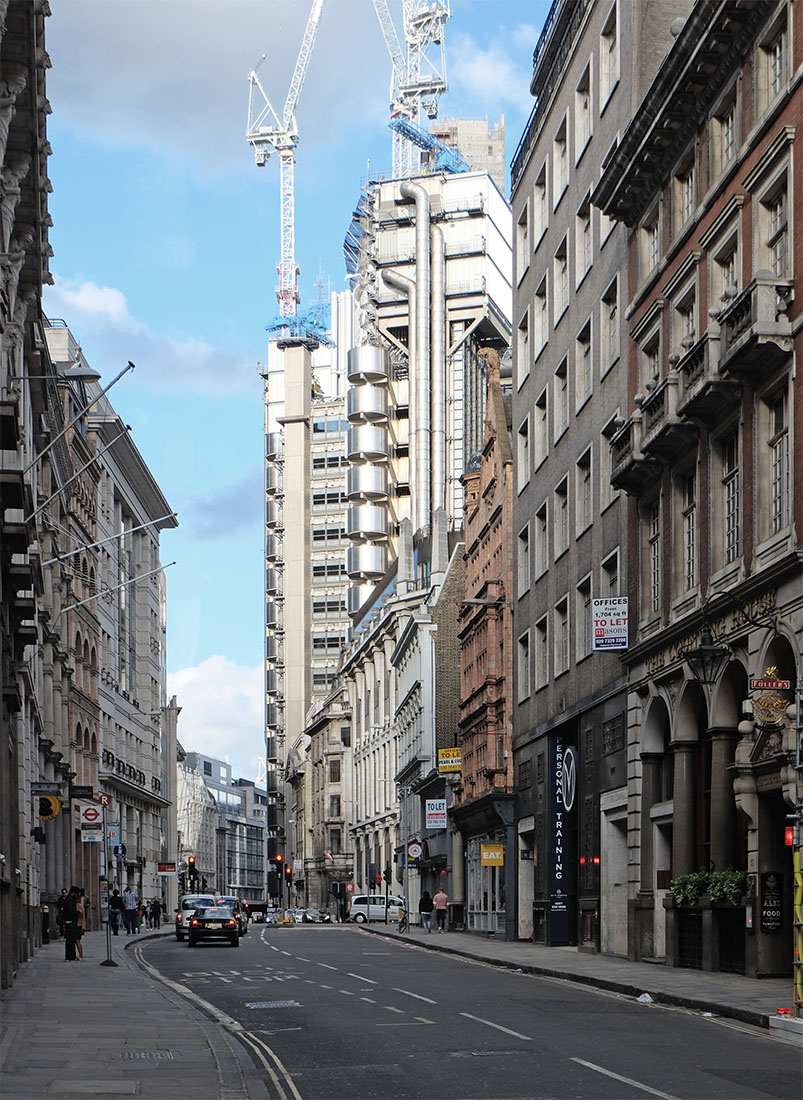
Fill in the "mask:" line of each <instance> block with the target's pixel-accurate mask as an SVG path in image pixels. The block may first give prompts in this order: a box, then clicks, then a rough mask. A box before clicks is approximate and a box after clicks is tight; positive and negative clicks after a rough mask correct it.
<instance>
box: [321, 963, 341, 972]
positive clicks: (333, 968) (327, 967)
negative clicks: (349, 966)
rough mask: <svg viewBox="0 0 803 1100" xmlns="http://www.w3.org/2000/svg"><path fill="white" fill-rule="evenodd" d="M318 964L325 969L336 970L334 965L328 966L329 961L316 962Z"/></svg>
mask: <svg viewBox="0 0 803 1100" xmlns="http://www.w3.org/2000/svg"><path fill="white" fill-rule="evenodd" d="M318 966H325V967H326V969H327V970H337V967H336V966H330V965H329V963H318Z"/></svg>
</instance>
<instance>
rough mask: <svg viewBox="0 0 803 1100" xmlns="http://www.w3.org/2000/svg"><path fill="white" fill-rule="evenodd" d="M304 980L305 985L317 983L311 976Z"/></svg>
mask: <svg viewBox="0 0 803 1100" xmlns="http://www.w3.org/2000/svg"><path fill="white" fill-rule="evenodd" d="M304 981H305V982H306V983H307V985H317V984H318V983H317V982H314V981H313V980H312V978H305V979H304Z"/></svg>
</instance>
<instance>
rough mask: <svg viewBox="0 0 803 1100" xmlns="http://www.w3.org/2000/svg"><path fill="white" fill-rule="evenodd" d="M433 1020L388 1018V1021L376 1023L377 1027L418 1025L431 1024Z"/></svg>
mask: <svg viewBox="0 0 803 1100" xmlns="http://www.w3.org/2000/svg"><path fill="white" fill-rule="evenodd" d="M431 1023H434V1020H418V1022H417V1023H416V1021H415V1020H390V1021H389V1022H388V1023H381V1022H380V1023H378V1024H377V1025H376V1026H377V1027H420V1025H421V1024H431Z"/></svg>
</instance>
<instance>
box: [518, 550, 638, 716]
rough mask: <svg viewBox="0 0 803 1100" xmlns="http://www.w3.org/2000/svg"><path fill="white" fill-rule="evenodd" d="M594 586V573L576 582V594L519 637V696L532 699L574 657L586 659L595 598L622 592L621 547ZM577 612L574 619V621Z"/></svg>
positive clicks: (567, 596)
mask: <svg viewBox="0 0 803 1100" xmlns="http://www.w3.org/2000/svg"><path fill="white" fill-rule="evenodd" d="M596 583H597V585H598V588H597V590H596V591H595V590H594V577H593V575H592V574H591V573H589V574H587V576H585V577H583V579H582V580H581V581H579V583H578V584H577V585H576V587H575V590H574V594H573V596H571V595H570V593H568V592H567V593H565V594H564V595H563V596H561V598H560V599H559V600H558V601H557V602H556V603H555V605H554V607H553V608H552V610H551V611H547V612H546V613H545V614H544V615H542V616H541V617H540V618H539V619H538V621H537V622H536V623H535V625H534V626H533V627H532V629H528V630H525V631H524V633H523V634H521V635H520V636H519V638H518V642H517V653H516V657H517V661H516V697H517V699H518V702H520V703H521V702H524V700H525V699H528V698H529V697H530V696H531V695H532V693H533V690H535V691H539V690H540V689H541V688H544V687H546V686H547V684H548V683H549V682H550V678H551V679H556V678H557V677H558V676H562V675H563V674H564V673H565V672H568V671H569V668H570V665H571V663H572V659H574V661H575V663H579V662H580V661H583V660H584V659H585V658H586V657H588V656H589V655H590V654H591V652H592V650H593V621H592V600H594V599H600V598H605V597H609V596H616V595H618V594H619V551H618V550H615V551H614V552H613V553H612V554H609V555H608V557H607V558H606V559H605V560H604V561H603V563H602V566H601V569H600V575H599V577H598V578H597V581H596ZM572 616H573V622H572Z"/></svg>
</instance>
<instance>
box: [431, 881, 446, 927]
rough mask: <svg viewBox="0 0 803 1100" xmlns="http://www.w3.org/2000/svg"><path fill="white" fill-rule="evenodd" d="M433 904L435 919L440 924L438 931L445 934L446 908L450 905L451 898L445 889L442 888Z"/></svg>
mask: <svg viewBox="0 0 803 1100" xmlns="http://www.w3.org/2000/svg"><path fill="white" fill-rule="evenodd" d="M432 904H433V905H434V906H435V919H436V921H437V922H438V931H439V932H443V929H444V925H445V924H446V906H447V905H448V904H449V898H448V897H447V896H446V893H445V891H444V889H443V887H440V889H439V890H438V892H437V894H436V895H435V897H434V898H433V899H432Z"/></svg>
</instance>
